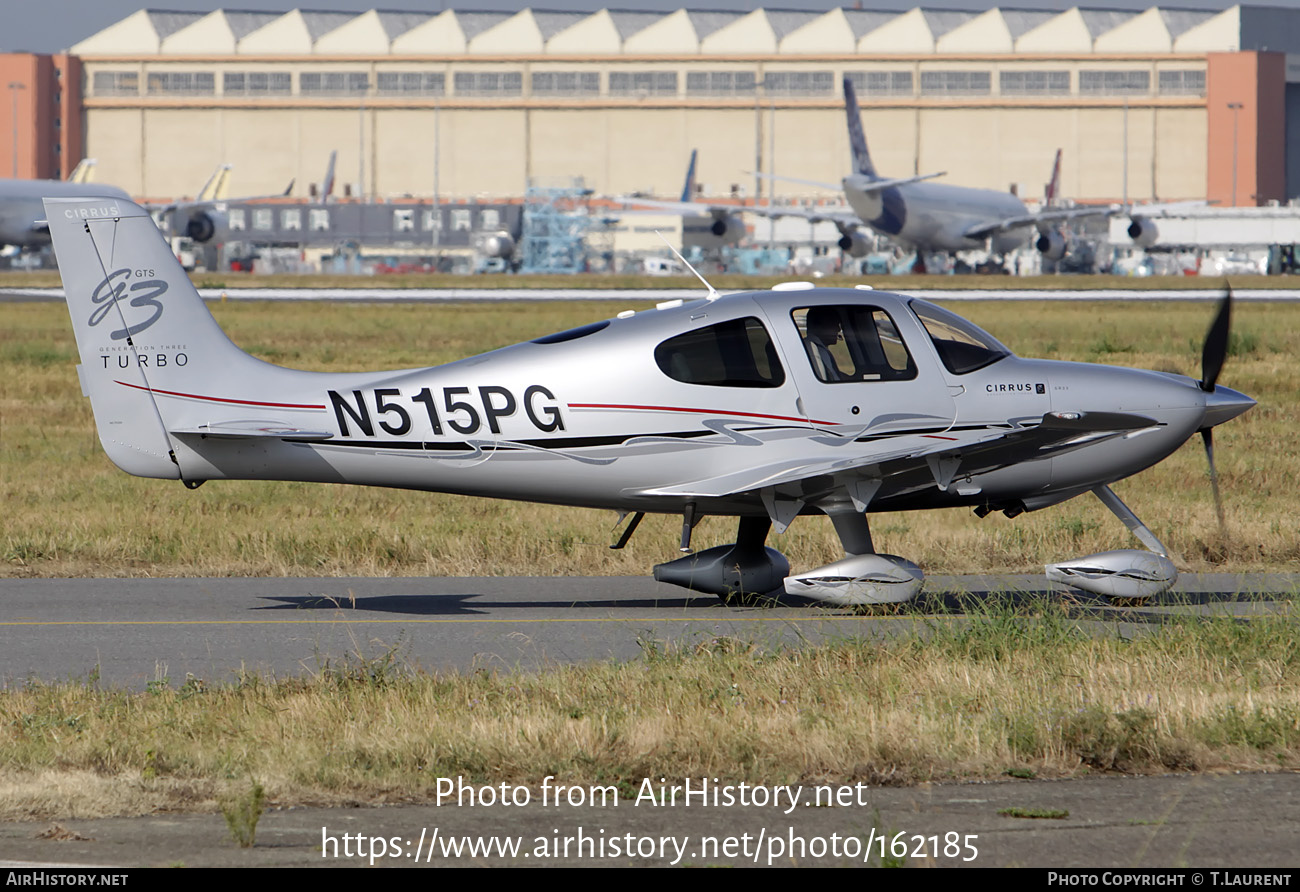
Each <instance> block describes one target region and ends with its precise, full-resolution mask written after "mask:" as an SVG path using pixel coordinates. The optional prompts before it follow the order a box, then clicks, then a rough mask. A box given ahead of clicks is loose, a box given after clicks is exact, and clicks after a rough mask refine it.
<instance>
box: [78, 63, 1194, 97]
mask: <svg viewBox="0 0 1300 892" xmlns="http://www.w3.org/2000/svg"><path fill="white" fill-rule="evenodd" d="M838 74H839V73H838V72H836V71H832V70H821V71H778V72H768V73H767V74H766V76H764V77H761V78H760V77H759V76H758V75H757V73H756V72H754V71H745V70H724V71H688V72H686V77H685V95H686V96H687V97H703V96H717V97H726V96H754V95H755V94H757V93H759V91H762V93H763V95H766V96H786V97H796V98H797V97H810V98H811V97H825V98H830V97H834V96H836V95H837V94H838V92H839V80H838V77H837V75H838ZM997 74H998V77H997V85H998V94H999V95H1002V96H1008V97H1035V96H1070V95H1072V94H1074V93H1076V92H1077V93H1078V95H1080V96H1148V95H1151V92H1152V86H1153V83H1152V82H1153V78H1152V72H1151V70H1150V69H1147V68H1138V69H1095V70H1094V69H1080V70H1079V71H1078V76H1077V90H1076V89H1075V81H1076V77H1075V75H1074V73H1073V72H1071V71H1069V70H1068V69H1056V70H1019V69H1009V70H1003V71H999V72H998V73H997ZM843 75H844V76H845V77H847V78H849V80H851V81H852V82H853V85H854V87H855V88H856V90H857V92H858V93H859V95H861V96H862V97H863V98H864V99H867V100H870V99H873V98H885V97H903V98H907V97H914V96H917V95H918V94H919V95H920V96H923V97H938V98H943V97H954V98H960V97H965V96H991V95H993V81H994V78H993V72H992V71H988V70H969V69H953V70H944V69H939V70H933V69H932V70H922V71H921V72H920V77H919V84H918V78H916V77H915V76H914V74H913V72H912V71H910V70H899V71H852V72H843ZM1156 75H1157V76H1156V78H1155V88H1156V92H1157V93H1158V94H1159V95H1162V96H1204V95H1205V71H1204V69H1169V70H1163V69H1162V70H1159V71H1157V72H1156ZM602 80H604V81H605V86H606V89H605V91H604V92H605V94H606V95H609V96H619V97H642V96H644V97H675V96H678V95H679V87H680V83H681V79H680V78H679V75H678V72H676V71H665V70H662V69H653V70H648V71H611V72H608V74H607V75H606V76H605V77H604V78H602V73H601V72H598V71H550V70H548V71H536V72H532V73H530V74H529V78H528V87H529V95H533V96H549V97H595V96H600V95H601V94H602V90H601V82H602ZM91 83H92V88H93V94H94V95H96V96H138V95H139V94H140V74H139V72H138V71H113V70H107V71H96V72H94V74H93V77H92V82H91ZM447 86H448V84H447V76H446V74H444V73H443V72H431V71H380V72H376V73H375V79H374V81H373V83H372V80H371V76H370V74H369V73H368V72H365V71H304V72H300V73H299V74H298V91H297V92H298V95H301V96H344V97H346V96H356V97H365V96H369V95H372V94H373V95H378V96H411V97H415V96H446V95H447ZM452 86H453V89H454V95H456V96H475V97H489V98H490V97H500V98H510V97H519V96H523V95H524V74H523V72H520V71H457V72H454V74H453V75H452ZM918 87H919V89H918ZM145 91H146V94H147V95H150V96H160V95H172V96H212V95H216V75H215V74H214V73H213V72H210V71H170V70H168V71H150V72H148V73H147V75H146V78H145ZM221 92H222V95H225V96H247V97H258V96H290V95H293V75H292V73H291V72H287V71H227V72H223V73H222V77H221Z"/></svg>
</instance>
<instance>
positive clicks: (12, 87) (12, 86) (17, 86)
mask: <svg viewBox="0 0 1300 892" xmlns="http://www.w3.org/2000/svg"><path fill="white" fill-rule="evenodd" d="M26 89H27V85H26V84H24V83H19V82H18V81H10V82H9V93H10V94H11V95H12V96H13V99H14V102H13V125H14V126H13V130H14V146H13V152H14V154H13V166H14V170H13V178H14V179H15V180H16V179H18V91H19V90H26Z"/></svg>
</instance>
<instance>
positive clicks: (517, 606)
mask: <svg viewBox="0 0 1300 892" xmlns="http://www.w3.org/2000/svg"><path fill="white" fill-rule="evenodd" d="M262 600H264V601H267V602H270V603H266V604H263V605H261V606H257V607H253V608H251V609H253V610H326V611H336V610H348V611H352V610H355V611H365V612H370V613H387V614H401V615H406V616H478V615H484V614H487V613H489V612H492V611H496V610H521V609H522V610H569V609H571V610H573V611H575V612H578V611H584V610H602V611H607V610H620V611H622V610H652V611H656V612H664V613H668V612H672V611H682V610H689V611H691V612H693V613H694V612H700V613H705V612H707V613H710V614H713V616H709V617H707V618H709V619H713V618H716V615H717V614H718V613H722V614H724V615H725V614H735V613H745V612H752V611H753V610H755V609H758V610H763V609H770V608H807V617H808V618H809V619H816V618H818V617H821V616H842V615H844V614H850V615H852V614H860V615H864V616H898V617H909V616H910V617H916V616H951V617H961V616H972V615H987V614H988V613H989V611H990V610H994V611H1003V610H1006V611H1012V612H1014V611H1018V610H1021V609H1024V610H1026V616H1028V615H1030V611H1032V608H1033V607H1034V606H1035V605H1041V604H1043V603H1044V602H1051V601H1057V602H1060V603H1063V604H1065V605H1066V607H1067V608H1068V614H1069V616H1070V617H1071V618H1074V619H1081V620H1097V621H1112V622H1113V621H1116V620H1119V621H1123V622H1130V623H1139V622H1140V623H1162V622H1167V621H1169V620H1170V619H1171V618H1172V617H1174V616H1186V615H1187V614H1189V613H1195V614H1201V613H1204V614H1205V615H1207V616H1209V615H1217V616H1221V615H1222V611H1218V610H1212V608H1213V607H1215V606H1216V605H1224V604H1232V603H1244V602H1250V603H1256V604H1261V605H1267V604H1271V603H1273V602H1276V601H1280V600H1289V598H1287V596H1282V597H1280V598H1279V597H1278V596H1274V595H1268V594H1252V593H1243V592H1236V591H1231V592H1229V591H1222V592H1178V591H1174V592H1168V593H1166V594H1164V595H1161V596H1157V597H1154V598H1150V599H1146V600H1143V601H1110V600H1108V599H1106V598H1103V597H1100V596H1097V595H1089V594H1082V593H1076V592H1062V591H1060V590H1056V589H1051V588H1049V587H1042V588H1038V589H1014V590H1012V589H1007V588H1005V587H997V586H989V587H986V588H985V587H978V586H977V587H974V588H966V589H964V590H962V591H960V592H951V591H936V592H925V593H923V594H922V595H921V596H920V597H918V598H916V599H915V600H914V601H911V602H908V603H905V604H886V605H877V606H873V607H866V608H862V607H859V608H849V607H845V608H835V607H831V606H828V605H826V604H824V603H821V602H817V601H813V600H810V599H806V598H800V597H798V596H793V595H779V596H777V597H774V598H771V599H770V600H766V601H764V602H762V603H760V604H758V605H754V606H749V607H741V606H728V605H724V604H723V603H722V602H721V601H719V600H718V599H717V598H716V597H714V596H712V595H700V596H696V597H691V596H686V597H667V598H646V597H637V598H576V599H567V600H565V599H554V598H548V599H536V600H534V599H526V598H525V599H518V600H515V599H511V600H501V599H500V598H499V597H495V596H490V595H486V594H481V593H461V594H398V593H394V594H389V595H371V596H364V597H356V596H351V595H349V596H341V597H339V596H332V595H310V594H309V595H277V596H270V597H265V598H263V599H262ZM575 618H576V617H575ZM701 618H702V619H703V618H706V617H703V616H702V617H701Z"/></svg>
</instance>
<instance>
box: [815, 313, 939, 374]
mask: <svg viewBox="0 0 1300 892" xmlns="http://www.w3.org/2000/svg"><path fill="white" fill-rule="evenodd" d="M790 315H791V318H793V319H794V324H795V327H796V328H798V329H799V336H800V337H801V338H802V339H803V345H804V350H805V351H806V352H807V354H808V361H809V362H810V363H811V364H812V369H813V373H814V374H815V375H816V376H817V379H818V380H819V381H825V382H826V383H827V384H839V383H842V382H846V381H910V380H911V379H913V378H915V377H916V363H915V362H913V361H912V354H911V353H910V352H908V349H907V345H906V344H904V343H903V339H902V337H901V336H900V335H899V333H898V329H897V328H896V327H895V326H894V320H893V319H891V318H890V317H889V314H888V313H886V312H885V311H884V310H882V309H880V308H879V307H870V306H858V305H844V306H822V307H801V308H799V309H797V310H795V311H794V312H792V313H791V314H790Z"/></svg>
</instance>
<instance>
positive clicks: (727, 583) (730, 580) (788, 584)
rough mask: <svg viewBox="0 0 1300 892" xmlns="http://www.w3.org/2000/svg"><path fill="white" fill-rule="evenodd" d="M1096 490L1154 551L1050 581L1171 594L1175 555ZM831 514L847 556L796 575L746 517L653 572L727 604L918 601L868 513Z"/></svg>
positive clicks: (908, 572) (756, 521)
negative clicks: (782, 598) (713, 541)
mask: <svg viewBox="0 0 1300 892" xmlns="http://www.w3.org/2000/svg"><path fill="white" fill-rule="evenodd" d="M1092 492H1093V494H1094V495H1096V496H1097V498H1098V499H1100V500H1101V502H1102V504H1104V505H1105V506H1106V507H1107V508H1109V509H1110V510H1111V511H1112V512H1114V514H1115V516H1116V517H1118V518H1119V519H1120V520H1121V521H1123V522H1124V525H1125V526H1127V527H1128V528H1129V529H1130V530H1131V531H1132V532H1133V535H1135V536H1136V537H1137V538H1138V540H1139V541H1140V542H1141V543H1142V544H1143V545H1145V546H1146V547H1147V548H1148V549H1149V550H1147V551H1142V550H1139V549H1120V550H1117V551H1104V552H1100V553H1099V554H1091V555H1088V556H1086V557H1081V558H1077V559H1075V560H1069V561H1060V562H1058V563H1055V564H1048V565H1047V567H1046V573H1047V578H1048V579H1049V580H1050V581H1052V582H1059V583H1062V584H1063V585H1068V586H1070V587H1072V588H1076V589H1080V590H1082V591H1086V592H1091V593H1093V594H1098V595H1104V596H1106V597H1109V598H1119V599H1125V600H1133V599H1140V598H1148V597H1150V596H1152V595H1158V594H1160V593H1162V592H1165V591H1167V590H1168V589H1169V588H1170V587H1171V586H1173V584H1174V582H1176V581H1177V579H1178V571H1177V569H1176V568H1175V567H1174V564H1173V561H1171V560H1170V559H1169V555H1168V550H1167V549H1166V548H1165V547H1164V545H1163V544H1161V542H1160V540H1159V539H1157V538H1156V537H1155V534H1153V533H1152V532H1151V530H1150V529H1148V528H1147V526H1146V525H1145V524H1143V523H1142V521H1140V520H1139V519H1138V518H1137V516H1136V515H1135V514H1134V513H1133V512H1132V511H1131V510H1129V508H1128V506H1127V505H1125V504H1124V503H1123V502H1122V501H1120V499H1119V497H1118V496H1117V495H1115V493H1114V492H1113V491H1112V490H1111V488H1110V487H1109V486H1105V485H1102V486H1097V487H1095V488H1093V490H1092ZM845 508H846V509H847V508H848V506H847V504H846V505H845ZM829 516H830V519H831V523H833V524H834V526H835V532H836V533H837V534H838V535H839V539H840V544H841V546H843V548H844V557H843V558H841V559H840V560H838V561H833V562H831V563H829V564H826V565H825V566H823V567H817V568H816V569H814V570H807V571H805V572H803V573H794V574H791V573H790V562H789V561H788V560H786V558H785V556H784V555H782V554H781V553H780V552H778V551H776V550H774V549H772V548H768V547H767V546H766V544H765V543H766V541H767V536H768V533H769V532H770V531H771V528H772V520H771V518H770V517H742V518H740V526H739V529H738V530H737V533H736V541H735V542H734V543H733V544H730V545H719V546H717V547H715V548H709V549H706V550H704V551H701V552H698V553H694V554H687V555H686V556H684V557H680V558H678V559H677V560H675V561H669V562H668V563H665V564H659V565H658V566H656V567H655V568H654V577H655V579H657V580H659V581H660V582H667V583H670V584H672V585H680V586H683V587H684V588H689V589H694V590H695V591H698V592H707V593H709V594H714V595H717V596H718V597H720V598H721V599H722V600H723V602H724V603H726V604H757V603H762V602H763V601H764V600H765V599H767V598H771V597H772V596H773V595H775V594H776V593H778V592H780V591H784V592H785V593H786V594H790V595H798V596H800V597H803V598H809V599H811V600H815V601H822V602H825V603H827V604H834V605H837V606H860V605H867V604H897V603H901V602H904V601H910V600H911V599H913V598H915V597H916V596H917V594H918V593H919V592H920V591H921V585H922V583H923V582H924V579H925V575H924V574H923V573H922V571H921V568H920V567H918V566H917V565H916V564H914V563H912V562H911V561H909V560H907V559H906V558H901V557H899V556H897V555H893V554H879V553H877V552H876V549H875V546H874V544H873V543H872V541H871V528H870V526H869V525H868V522H867V517H866V515H865V514H864V513H860V512H858V511H856V510H844V511H842V512H833V513H830V515H829ZM789 519H791V520H792V519H793V517H790V518H789ZM698 520H699V518H698V516H697V515H696V514H695V511H694V507H693V506H688V507H687V510H686V511H685V512H684V514H683V521H682V551H689V550H690V540H691V532H692V530H693V529H694V527H695V524H696V523H697V522H698ZM781 529H784V526H782V527H781ZM624 541H625V540H624Z"/></svg>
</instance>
